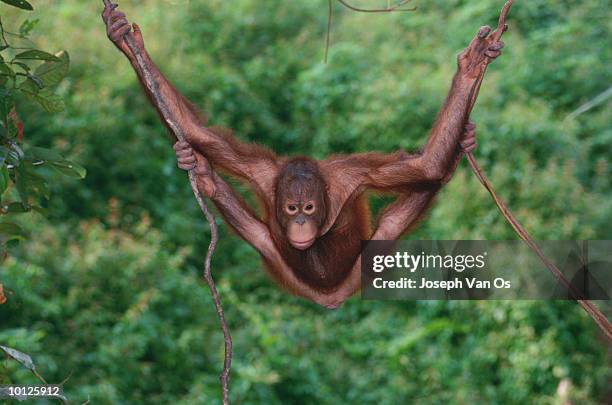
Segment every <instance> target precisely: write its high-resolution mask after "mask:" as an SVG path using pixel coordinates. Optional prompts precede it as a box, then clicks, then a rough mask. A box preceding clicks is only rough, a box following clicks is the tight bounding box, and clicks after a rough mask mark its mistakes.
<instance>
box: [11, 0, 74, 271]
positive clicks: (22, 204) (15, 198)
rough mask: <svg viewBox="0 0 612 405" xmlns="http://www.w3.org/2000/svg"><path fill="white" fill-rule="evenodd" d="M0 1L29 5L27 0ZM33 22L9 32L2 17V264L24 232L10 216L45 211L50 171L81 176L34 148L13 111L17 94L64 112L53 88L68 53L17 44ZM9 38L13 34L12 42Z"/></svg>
mask: <svg viewBox="0 0 612 405" xmlns="http://www.w3.org/2000/svg"><path fill="white" fill-rule="evenodd" d="M3 1H4V2H5V3H7V4H10V5H13V6H15V7H18V8H22V9H26V10H31V9H32V6H31V5H30V4H29V3H28V2H27V1H8V0H3ZM35 21H36V20H35ZM35 21H30V20H25V21H24V22H23V23H22V25H21V27H20V29H19V33H18V34H16V33H13V32H10V31H7V30H6V29H5V26H4V25H3V24H2V22H1V21H0V262H2V260H4V258H5V256H6V253H7V252H6V249H7V242H9V241H11V240H18V239H21V238H23V236H24V232H23V231H22V229H21V227H20V226H19V225H17V224H15V223H14V222H10V221H12V218H11V217H12V216H13V215H14V214H23V213H27V212H30V211H32V210H35V211H38V212H44V210H43V208H42V204H43V201H44V200H49V198H50V193H49V182H50V181H53V180H54V177H52V176H49V173H48V172H49V169H51V170H52V171H55V172H57V173H59V174H62V175H64V176H70V177H75V178H78V179H82V178H83V177H85V169H84V168H83V167H81V166H79V165H77V164H76V163H72V162H70V161H68V160H66V159H65V158H63V157H62V156H61V155H60V154H59V153H58V152H56V151H54V150H51V149H45V148H39V147H32V146H31V141H30V136H29V135H30V134H29V132H28V129H29V128H25V124H24V122H23V121H21V117H20V116H19V115H18V113H17V111H18V109H17V108H16V103H17V102H19V99H20V98H22V99H24V100H25V101H29V102H30V103H36V104H38V105H39V106H40V107H42V108H43V109H44V110H45V111H47V112H51V113H53V112H55V113H57V112H60V111H63V110H64V102H63V100H62V97H61V96H59V95H58V94H56V92H55V90H54V89H55V87H57V85H58V84H60V82H61V81H62V80H63V79H64V77H65V76H66V74H67V73H68V67H69V64H70V58H69V56H68V52H65V51H62V52H60V53H58V54H57V55H53V54H50V53H48V52H45V51H41V50H39V49H34V48H31V47H30V49H27V50H24V49H26V48H25V47H23V46H17V45H15V42H16V41H17V42H24V41H27V40H28V35H29V33H30V31H31V30H32V28H34V26H35V25H36V22H35ZM9 37H13V38H12V39H11V41H10V42H9V40H8V38H9ZM36 62H42V63H36ZM19 111H20V110H19ZM24 130H25V131H26V134H25V136H24ZM24 148H25V152H24ZM5 218H6V219H5Z"/></svg>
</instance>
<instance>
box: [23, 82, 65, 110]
mask: <svg viewBox="0 0 612 405" xmlns="http://www.w3.org/2000/svg"><path fill="white" fill-rule="evenodd" d="M24 83H34V82H33V81H31V79H30V78H28V80H27V81H26V82H24ZM33 85H34V86H35V84H33ZM36 89H37V90H38V87H36ZM20 90H22V92H23V93H24V95H25V96H26V97H27V98H28V99H29V100H32V101H36V102H37V103H38V104H39V105H40V106H41V107H42V108H44V109H45V110H46V111H48V112H60V111H64V108H65V105H64V100H62V98H61V97H60V96H58V95H57V94H55V93H52V92H51V90H49V89H48V88H45V89H42V90H40V91H36V90H32V89H31V88H26V87H20Z"/></svg>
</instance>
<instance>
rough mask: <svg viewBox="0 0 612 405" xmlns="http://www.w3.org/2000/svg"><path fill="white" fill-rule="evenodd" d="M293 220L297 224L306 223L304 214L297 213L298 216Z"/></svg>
mask: <svg viewBox="0 0 612 405" xmlns="http://www.w3.org/2000/svg"><path fill="white" fill-rule="evenodd" d="M295 222H296V223H297V224H298V225H304V223H306V218H304V215H298V217H297V218H296V219H295Z"/></svg>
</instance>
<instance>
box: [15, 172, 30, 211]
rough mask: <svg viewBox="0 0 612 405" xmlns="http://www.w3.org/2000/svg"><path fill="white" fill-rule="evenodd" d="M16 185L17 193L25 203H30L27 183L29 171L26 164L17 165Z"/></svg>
mask: <svg viewBox="0 0 612 405" xmlns="http://www.w3.org/2000/svg"><path fill="white" fill-rule="evenodd" d="M15 186H16V187H17V194H19V198H20V199H21V201H22V202H23V203H26V204H27V203H28V195H29V194H28V183H27V172H26V167H25V165H19V166H17V167H15Z"/></svg>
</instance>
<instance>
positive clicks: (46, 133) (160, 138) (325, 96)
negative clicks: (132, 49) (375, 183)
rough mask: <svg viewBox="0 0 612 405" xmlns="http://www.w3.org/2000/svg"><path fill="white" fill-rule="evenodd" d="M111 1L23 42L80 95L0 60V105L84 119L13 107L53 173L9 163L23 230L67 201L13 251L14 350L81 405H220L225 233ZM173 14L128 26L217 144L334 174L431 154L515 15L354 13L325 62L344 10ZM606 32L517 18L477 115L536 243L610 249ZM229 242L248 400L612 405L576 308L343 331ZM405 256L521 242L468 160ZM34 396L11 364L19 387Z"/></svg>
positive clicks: (395, 322)
mask: <svg viewBox="0 0 612 405" xmlns="http://www.w3.org/2000/svg"><path fill="white" fill-rule="evenodd" d="M99 3H100V4H96V2H83V1H77V0H65V1H62V2H46V3H45V4H47V5H48V6H45V7H41V8H40V10H37V11H35V12H34V13H31V14H29V15H28V17H29V18H30V20H27V21H26V22H24V23H23V24H22V25H21V28H20V30H19V32H20V33H21V34H23V35H27V34H28V33H29V32H30V30H31V29H32V27H33V26H34V25H35V29H36V32H39V33H42V34H44V35H38V36H36V40H37V44H36V46H34V47H32V46H31V48H32V49H38V48H42V49H57V48H60V49H61V48H65V49H68V50H69V51H70V54H71V55H72V56H73V60H72V65H71V73H70V76H69V77H68V78H67V79H64V80H62V78H63V77H64V76H65V75H66V69H67V60H68V56H67V53H66V54H61V53H60V54H53V55H54V56H55V57H57V58H59V59H60V60H59V61H58V60H42V61H34V60H32V59H24V60H23V62H27V64H28V66H30V65H29V64H30V63H31V64H32V65H31V66H32V68H31V70H30V71H29V72H30V73H31V75H32V76H33V77H37V78H39V79H40V80H39V81H37V80H36V79H32V78H30V77H27V76H19V77H17V76H16V75H15V76H12V75H11V73H10V72H15V71H19V72H23V70H21V67H19V66H20V65H16V66H9V65H7V64H6V63H0V69H1V70H0V80H2V79H1V78H5V79H4V80H5V81H4V82H0V84H2V85H3V86H5V87H6V86H10V85H11V83H12V81H13V80H14V79H15V80H18V81H19V82H20V83H27V84H24V85H23V86H24V89H27V90H28V91H33V92H36V91H38V93H36V94H37V95H40V96H41V97H46V96H47V93H45V92H44V91H43V89H39V90H37V89H38V85H39V84H40V82H41V81H42V84H43V85H45V86H49V87H50V88H53V89H54V92H55V93H53V94H57V95H59V96H61V97H62V99H63V100H64V103H65V109H64V110H63V111H61V112H58V113H54V114H49V113H48V112H46V111H44V110H43V109H41V108H40V106H39V105H38V104H37V99H36V98H26V97H21V98H19V99H17V100H16V103H15V105H16V109H17V111H19V116H20V117H21V118H22V119H23V120H24V121H26V128H27V136H25V137H24V140H25V141H27V142H29V143H30V145H28V147H26V146H24V147H23V148H22V149H23V150H24V156H25V157H28V156H32V158H33V159H34V158H35V159H40V160H43V161H47V162H48V164H43V165H41V166H33V165H28V164H25V169H24V170H21V169H16V168H12V169H10V170H9V169H8V168H7V167H8V166H7V162H8V161H9V160H10V161H15V160H19V151H18V150H15V149H14V148H12V147H8V146H6V145H4V144H2V145H0V167H2V166H5V168H4V169H0V190H2V187H6V185H9V191H7V192H5V194H4V196H8V195H11V201H10V202H13V203H16V204H10V205H8V206H9V210H10V211H11V214H10V215H11V216H15V217H16V216H18V215H20V214H18V211H20V210H22V209H23V208H24V207H23V204H21V199H20V193H22V194H25V195H27V196H28V197H29V198H30V199H32V198H33V195H39V196H40V195H42V196H43V198H42V199H43V200H44V196H45V195H51V194H53V195H54V198H53V199H51V200H50V201H48V202H46V203H45V204H44V207H45V208H46V209H47V213H48V217H49V219H48V221H42V220H41V219H40V218H38V217H35V218H31V217H30V216H22V217H21V218H24V220H23V221H22V222H20V223H19V225H21V229H20V233H18V232H17V231H15V230H13V231H11V232H13V233H14V234H15V235H16V237H23V235H24V234H26V233H29V234H30V235H31V238H30V239H29V240H27V242H26V243H21V244H20V245H19V246H18V247H16V248H15V249H14V250H13V251H14V254H13V256H12V257H11V258H9V260H8V261H6V262H5V263H3V264H2V265H0V266H1V268H0V282H1V283H2V284H3V285H4V291H5V295H6V297H7V302H6V303H5V304H3V305H0V324H1V325H2V327H1V328H0V344H2V345H5V346H9V347H14V348H15V349H17V350H21V351H23V352H25V353H28V354H30V355H31V356H32V357H33V358H34V359H35V360H36V363H37V365H38V367H39V368H41V370H40V372H41V374H43V375H44V376H45V377H46V378H47V379H49V380H50V381H54V382H58V381H62V380H63V379H64V378H66V377H67V376H68V375H69V374H70V373H72V374H71V378H70V379H69V380H68V382H67V384H66V389H67V391H68V395H69V397H70V398H86V397H87V396H88V395H89V396H91V398H92V403H102V404H104V403H121V402H123V403H134V404H139V403H143V404H144V403H147V404H150V403H153V404H155V403H178V404H194V403H215V402H217V401H218V400H219V397H220V395H219V384H218V373H219V371H220V369H221V364H222V351H221V350H222V343H223V342H222V336H221V333H220V331H219V328H218V323H217V319H216V314H215V312H214V309H213V307H212V302H211V300H210V297H209V293H208V290H207V289H206V287H205V286H204V285H203V283H202V282H201V281H200V274H201V264H202V263H201V261H202V259H203V254H204V251H205V247H206V243H207V242H208V239H209V234H208V229H207V226H206V224H205V222H204V221H203V219H202V218H201V216H200V213H199V210H198V208H197V205H196V204H195V202H194V201H193V196H192V195H191V191H190V189H189V186H188V184H187V181H186V178H185V174H184V173H181V172H179V171H178V170H176V163H175V158H174V155H173V152H172V149H171V148H170V147H169V143H168V141H167V140H166V139H165V137H164V130H163V128H162V126H161V125H160V124H159V120H158V118H157V116H156V114H155V112H154V111H153V110H152V109H151V108H150V107H149V106H148V101H147V100H146V99H145V97H143V96H142V92H141V89H140V88H139V85H138V83H137V80H136V79H135V76H134V74H133V72H132V68H131V66H130V65H129V63H127V61H125V60H123V57H122V56H121V55H120V54H119V53H118V52H117V51H116V49H114V47H113V46H112V45H111V44H110V43H109V42H108V40H107V39H106V37H105V34H104V27H103V25H102V24H101V22H100V18H99V12H100V9H101V2H99ZM174 3H175V2H152V1H141V2H123V3H122V4H121V7H122V9H123V11H125V12H126V14H127V15H128V17H130V19H131V20H132V19H133V20H134V21H136V22H138V23H139V24H140V25H141V27H142V29H143V33H144V37H145V41H146V44H147V47H148V49H149V51H150V53H151V55H152V57H153V59H154V60H156V62H158V64H159V65H160V68H161V70H162V71H163V72H164V73H165V74H167V76H168V77H169V78H170V80H171V81H172V82H173V83H174V84H175V85H176V86H177V88H179V90H181V91H182V92H183V93H184V94H186V95H187V96H188V98H189V99H191V100H192V101H193V102H194V103H195V104H196V105H198V106H200V107H201V109H202V111H204V112H205V113H206V114H207V115H208V116H209V121H210V124H213V125H224V126H228V127H231V128H233V129H235V132H236V133H237V135H238V137H239V138H240V139H242V140H250V141H257V142H260V143H263V144H266V145H268V146H269V147H271V148H272V149H274V150H276V151H278V152H279V153H287V154H305V155H311V156H315V157H323V156H325V155H327V154H329V153H350V152H355V151H368V150H381V151H393V150H396V149H398V148H404V149H415V148H418V147H419V146H420V145H422V143H423V141H424V140H425V139H426V136H427V131H428V130H429V128H430V127H431V124H432V122H433V120H434V119H435V115H436V112H437V110H438V108H439V106H440V105H441V103H442V102H443V99H444V96H445V94H446V91H447V89H448V87H449V84H450V80H451V78H452V74H453V72H454V69H455V55H456V54H457V53H458V52H459V51H460V50H461V49H462V48H463V47H464V46H465V45H466V44H467V43H468V42H469V40H470V39H471V38H472V36H473V35H475V33H476V32H477V30H478V27H479V26H481V25H484V24H489V25H493V24H494V23H495V20H496V17H497V13H498V11H499V9H500V7H501V3H502V1H498V0H496V1H493V0H483V1H477V2H476V1H471V2H464V1H440V0H436V1H430V2H420V3H419V4H418V6H419V9H418V11H417V12H415V13H401V14H400V13H397V14H390V15H371V14H368V15H366V14H355V13H350V12H348V11H346V10H344V9H341V8H339V7H338V8H335V10H334V26H333V31H332V47H331V49H330V59H329V63H328V64H327V65H325V64H324V63H323V52H324V37H325V29H326V18H327V15H326V12H327V2H326V1H323V0H319V1H302V2H296V1H281V0H276V1H265V2H262V1H258V0H235V1H231V2H228V1H222V0H207V1H192V2H184V3H181V6H180V7H179V6H175V5H174ZM354 3H355V4H358V3H359V2H358V1H357V0H355V2H354ZM362 3H363V4H366V3H367V2H365V1H364V2H362ZM366 5H367V4H366ZM2 7H4V5H2ZM4 8H6V9H10V8H9V7H4ZM3 11H4V10H3ZM610 12H611V11H610V8H609V7H605V6H603V5H602V3H601V2H599V1H597V0H587V1H583V2H580V3H577V2H567V1H561V2H558V1H552V0H538V1H530V2H515V5H514V6H513V9H512V12H511V15H510V21H509V24H510V31H508V33H506V34H505V39H504V40H505V42H506V47H505V49H504V55H503V56H502V57H501V58H500V59H499V60H498V61H496V62H495V63H494V64H493V65H492V66H491V67H490V69H489V71H488V73H487V77H486V79H485V81H484V83H483V87H482V92H481V94H480V98H479V101H478V103H477V105H476V107H475V110H474V113H473V115H472V120H473V121H474V122H475V123H476V124H477V132H478V141H479V146H478V148H477V150H476V157H477V159H478V161H479V162H480V163H481V165H482V166H483V168H484V169H485V171H486V172H487V175H488V177H490V179H491V181H492V182H493V184H494V186H495V187H496V189H497V190H498V192H499V194H500V196H502V198H504V200H506V201H507V203H508V204H509V206H510V207H511V208H512V210H513V212H514V213H515V214H516V215H517V217H518V218H519V220H520V221H521V222H522V223H523V224H524V225H525V227H526V228H527V229H528V230H529V231H530V232H531V233H532V234H533V235H534V237H536V238H538V239H577V238H584V239H610V237H611V236H612V206H611V204H612V182H611V179H612V166H611V165H610V162H612V148H610V144H611V142H612V130H611V129H610V116H611V114H612V110H611V108H612V104H610V102H609V101H608V102H606V103H604V104H602V105H599V106H597V107H595V108H593V109H592V110H589V111H587V112H585V113H583V114H581V115H578V116H576V117H572V118H569V119H567V118H566V117H568V115H569V114H570V113H571V112H572V111H574V110H576V109H577V108H578V107H580V106H581V105H582V104H584V103H585V102H588V101H589V100H591V99H593V98H594V97H596V96H597V95H598V94H600V93H602V92H603V91H605V90H606V89H607V88H609V86H610V83H611V82H612V77H611V75H612V71H611V70H610V69H609V66H608V65H609V64H608V63H606V62H607V61H608V60H610V57H609V56H610V55H609V54H610V52H611V48H610V46H609V38H610V32H609V29H610V25H609V23H608V22H609V21H610V17H611V14H610ZM13 15H15V16H19V14H13ZM3 16H4V14H3ZM37 20H38V21H39V22H38V23H35V21H37ZM16 26H18V25H17V24H16ZM30 45H31V44H30ZM23 51H24V50H20V51H19V52H23ZM3 52H4V53H6V52H8V50H7V51H3ZM6 60H9V59H8V58H6ZM64 61H66V62H64ZM17 62H20V61H19V60H17ZM35 64H36V66H37V67H36V68H34V65H35ZM5 66H8V67H10V69H11V70H7V68H6V67H5ZM42 66H45V67H44V68H42ZM13 68H14V69H13ZM23 73H25V72H23ZM20 89H21V88H19V89H18V90H17V91H18V92H20V91H21V90H20ZM41 93H42V95H41ZM20 94H22V93H20ZM0 100H4V99H2V98H0ZM55 105H56V104H55V103H54V101H53V98H51V99H50V101H49V105H48V106H47V107H49V108H51V109H53V107H54V106H55ZM0 109H2V111H5V112H6V111H10V107H9V106H7V105H6V104H4V106H2V105H0ZM0 128H3V127H1V126H0ZM8 128H9V130H10V131H12V134H13V135H12V136H13V138H14V136H15V135H14V133H15V128H14V126H13V124H12V123H11V122H10V121H9V127H8ZM33 145H36V148H34V147H33ZM41 148H44V149H41ZM51 151H55V152H56V153H59V155H55V154H54V153H55V152H51ZM58 156H60V157H61V156H70V157H71V159H75V160H78V161H79V162H83V164H84V165H85V166H86V167H87V170H88V176H87V178H86V179H84V180H83V181H82V182H74V181H72V180H71V179H70V177H66V176H62V177H53V181H46V182H44V183H43V182H42V181H39V182H38V183H37V184H38V185H37V186H36V189H35V190H28V188H27V187H21V186H19V187H20V188H21V190H20V188H18V187H17V185H19V184H22V182H21V181H20V179H28V182H29V181H34V182H36V180H32V175H34V179H35V178H36V177H35V176H36V175H40V176H45V177H44V178H45V179H47V177H46V176H47V175H51V174H52V173H53V171H56V170H60V171H62V170H64V171H65V170H66V169H69V170H70V169H71V168H70V167H67V165H69V163H66V162H64V161H63V160H64V159H63V158H60V157H58ZM25 161H26V162H27V159H26V160H25ZM35 161H37V160H31V161H30V162H35ZM9 164H10V163H9ZM19 167H21V166H19ZM72 169H74V170H72V171H70V173H71V174H73V175H74V176H79V175H80V174H81V173H82V172H81V170H80V168H79V167H78V166H73V168H72ZM15 181H16V183H15ZM241 190H243V189H241ZM7 201H8V200H7ZM373 201H374V202H375V207H376V208H380V207H381V206H382V205H383V204H382V203H383V202H385V201H386V200H383V201H382V202H381V200H380V199H378V198H373ZM32 205H33V206H36V204H32ZM41 205H42V204H41ZM8 215H9V214H7V216H8ZM143 218H144V219H143ZM10 223H15V221H13V220H12V219H11V221H10ZM219 223H220V228H221V238H220V243H219V246H218V249H217V253H216V256H215V258H214V261H213V273H214V275H215V277H216V279H217V281H218V284H219V288H220V294H221V297H222V299H223V302H224V305H225V308H226V312H227V313H226V316H227V319H228V321H229V322H230V329H231V331H232V334H233V337H234V342H235V354H234V368H233V374H232V382H231V396H232V399H233V400H234V402H235V403H242V404H260V403H270V404H280V403H305V404H310V403H313V404H314V403H317V404H318V403H323V404H328V403H329V404H338V403H365V404H369V403H376V404H396V403H414V402H416V403H423V404H429V403H516V404H519V403H520V404H522V403H538V404H540V403H542V404H558V403H560V402H561V400H560V397H559V394H558V393H557V392H558V389H560V387H561V386H568V384H569V387H570V388H569V396H570V398H571V400H573V402H574V403H580V404H583V403H584V404H589V403H598V402H602V401H604V398H605V395H606V389H607V387H606V383H607V382H608V381H609V380H610V369H611V368H610V366H609V353H607V347H606V345H605V342H604V341H603V339H602V338H601V336H600V335H599V334H598V331H597V328H596V326H594V325H593V324H592V322H591V321H590V319H589V318H588V317H587V315H586V314H584V313H583V311H582V310H581V309H580V308H579V307H578V306H577V305H575V304H573V303H568V302H407V303H386V302H371V301H361V300H360V299H359V298H358V297H356V298H353V299H352V300H350V301H349V302H348V303H346V304H345V305H343V306H342V307H341V308H340V309H339V310H336V311H327V310H324V309H321V308H319V307H317V306H316V305H314V304H310V303H307V302H305V301H303V300H301V299H298V298H294V297H291V296H289V295H287V294H286V293H284V292H282V291H280V290H279V289H278V288H277V287H276V286H275V285H273V283H272V282H271V281H270V280H269V278H268V277H267V276H266V275H265V272H264V270H263V269H262V266H261V264H260V262H259V259H258V256H257V254H256V253H255V252H254V251H253V249H252V248H250V247H249V246H247V245H246V244H245V243H244V242H242V241H241V240H239V239H238V238H237V237H235V236H234V235H231V234H230V232H229V231H228V229H227V227H226V226H225V225H224V224H222V223H221V221H219ZM9 226H10V225H9ZM407 237H409V238H420V239H454V238H456V239H514V238H515V235H514V234H513V232H512V230H511V229H510V227H509V226H508V225H507V224H506V223H505V222H504V220H503V218H501V216H500V214H499V213H498V211H497V209H496V207H495V206H494V204H493V203H492V201H491V200H490V197H489V196H488V194H487V193H486V191H485V190H484V189H482V187H481V186H480V184H479V183H478V182H477V180H476V179H475V178H474V177H473V175H472V174H471V172H470V171H469V168H468V166H467V164H465V162H464V163H462V165H461V166H460V168H459V171H458V173H457V175H456V176H455V178H454V179H453V180H452V181H451V183H450V184H449V185H448V187H446V188H445V189H444V190H443V191H442V193H441V194H440V196H439V197H438V200H437V203H436V204H435V206H434V208H433V209H432V211H431V213H430V215H429V216H428V217H427V219H426V220H425V221H424V222H423V223H422V224H421V226H420V227H419V228H418V229H417V231H416V232H415V233H413V234H411V235H408V236H407ZM30 378H31V376H30V375H29V374H28V372H27V370H21V369H20V367H19V365H18V364H14V362H0V381H6V380H10V381H11V382H22V383H23V382H28V381H31V380H29V379H30Z"/></svg>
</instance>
